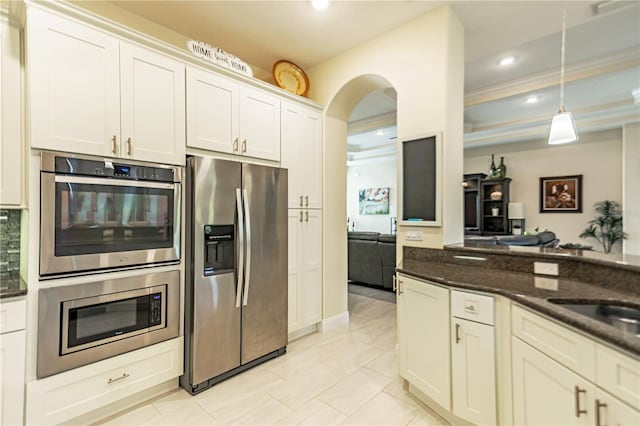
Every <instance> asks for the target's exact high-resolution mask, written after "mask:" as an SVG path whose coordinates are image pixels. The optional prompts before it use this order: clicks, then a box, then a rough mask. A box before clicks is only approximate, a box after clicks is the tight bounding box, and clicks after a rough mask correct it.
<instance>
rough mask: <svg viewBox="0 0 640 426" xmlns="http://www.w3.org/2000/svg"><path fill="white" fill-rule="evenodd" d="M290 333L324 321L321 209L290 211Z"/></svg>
mask: <svg viewBox="0 0 640 426" xmlns="http://www.w3.org/2000/svg"><path fill="white" fill-rule="evenodd" d="M288 276H289V327H288V331H289V333H290V334H291V333H295V332H296V331H298V330H301V329H304V328H305V327H309V326H311V325H314V324H317V323H318V322H320V320H322V210H309V209H289V266H288Z"/></svg>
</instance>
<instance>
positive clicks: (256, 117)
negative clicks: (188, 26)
mask: <svg viewBox="0 0 640 426" xmlns="http://www.w3.org/2000/svg"><path fill="white" fill-rule="evenodd" d="M187 145H188V146H190V147H193V148H199V149H205V150H208V151H217V152H223V153H227V154H236V155H242V156H247V157H253V158H260V159H263V160H270V161H280V98H278V97H277V96H275V95H272V94H269V93H267V92H265V91H262V90H259V89H255V88H251V87H249V86H245V85H243V84H241V83H237V82H234V81H233V80H230V79H228V78H226V77H222V76H219V75H217V74H214V73H213V72H208V71H203V70H200V69H197V68H194V67H189V68H188V69H187Z"/></svg>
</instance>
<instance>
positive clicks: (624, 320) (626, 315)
mask: <svg viewBox="0 0 640 426" xmlns="http://www.w3.org/2000/svg"><path fill="white" fill-rule="evenodd" d="M547 301H549V302H551V303H553V304H556V305H560V306H562V307H563V308H566V309H569V310H570V311H573V312H576V313H579V314H581V315H585V316H587V317H589V318H592V319H595V320H598V321H600V322H603V323H606V324H609V325H612V326H613V327H615V328H617V329H619V330H622V331H624V332H625V333H630V334H635V335H636V336H637V337H640V305H636V304H632V303H627V302H616V301H610V300H607V301H600V300H598V301H588V300H586V301H585V300H584V299H582V300H580V299H559V298H551V299H547Z"/></svg>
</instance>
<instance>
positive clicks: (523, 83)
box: [464, 49, 640, 107]
mask: <svg viewBox="0 0 640 426" xmlns="http://www.w3.org/2000/svg"><path fill="white" fill-rule="evenodd" d="M632 67H640V54H638V51H637V49H627V50H624V51H620V52H618V53H616V54H613V55H609V56H607V57H604V58H598V59H596V60H592V61H585V62H581V63H578V64H573V65H571V66H567V67H566V71H565V77H564V82H565V84H566V83H569V82H572V81H577V80H583V79H585V78H590V77H595V76H599V75H603V74H609V73H612V72H616V71H621V70H624V69H627V68H632ZM559 84H560V68H556V69H554V70H551V71H545V72H541V73H537V74H532V75H529V76H526V77H523V78H519V79H515V80H511V81H507V82H505V83H501V84H497V85H495V86H491V87H486V88H483V89H477V90H472V91H469V92H467V93H466V94H465V97H464V106H465V107H469V106H473V105H478V104H482V103H485V102H491V101H495V100H497V99H502V98H507V97H510V96H516V95H522V94H525V93H529V92H532V91H535V90H541V89H545V88H548V87H554V86H557V85H559Z"/></svg>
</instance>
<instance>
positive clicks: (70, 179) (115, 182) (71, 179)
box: [55, 175, 175, 189]
mask: <svg viewBox="0 0 640 426" xmlns="http://www.w3.org/2000/svg"><path fill="white" fill-rule="evenodd" d="M55 181H56V183H70V184H74V183H80V184H87V185H108V186H136V187H141V188H158V189H173V188H174V187H175V184H174V183H163V182H145V181H140V180H128V179H125V180H120V179H111V178H90V177H82V176H65V175H56V177H55Z"/></svg>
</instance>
